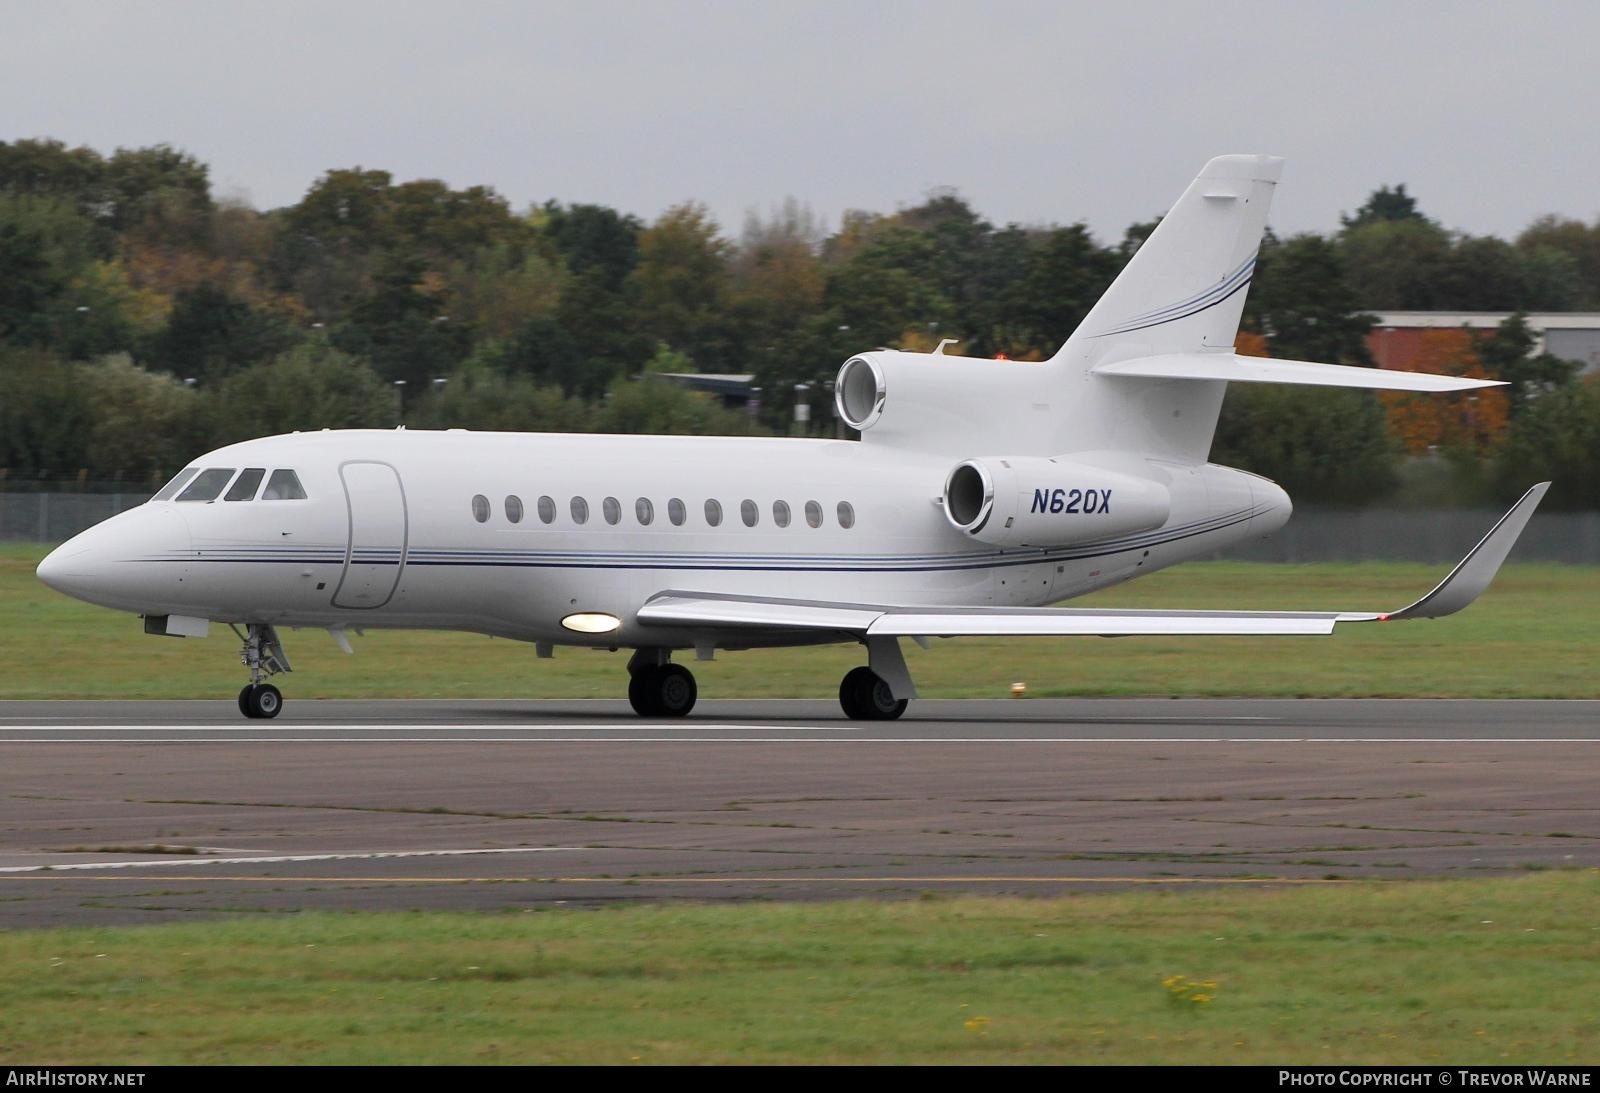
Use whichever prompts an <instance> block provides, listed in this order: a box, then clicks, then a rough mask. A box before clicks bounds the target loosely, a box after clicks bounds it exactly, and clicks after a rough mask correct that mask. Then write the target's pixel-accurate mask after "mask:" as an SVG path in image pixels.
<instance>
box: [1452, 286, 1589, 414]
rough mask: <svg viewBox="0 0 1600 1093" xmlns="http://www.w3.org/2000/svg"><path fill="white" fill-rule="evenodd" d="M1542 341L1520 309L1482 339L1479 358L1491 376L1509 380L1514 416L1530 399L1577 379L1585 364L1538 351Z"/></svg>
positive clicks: (1532, 399)
mask: <svg viewBox="0 0 1600 1093" xmlns="http://www.w3.org/2000/svg"><path fill="white" fill-rule="evenodd" d="M1537 343H1538V339H1537V337H1536V336H1535V335H1534V333H1533V330H1532V329H1531V328H1530V327H1529V326H1528V317H1527V316H1526V315H1525V314H1523V313H1522V312H1520V311H1519V312H1517V313H1515V314H1513V315H1511V316H1510V317H1508V318H1507V319H1506V320H1505V321H1504V322H1502V323H1501V324H1500V325H1499V326H1497V327H1496V328H1495V329H1494V332H1493V333H1491V334H1489V335H1488V336H1487V337H1484V338H1480V339H1479V340H1478V345H1477V349H1478V359H1479V360H1480V361H1481V362H1482V363H1483V367H1484V370H1485V371H1486V372H1487V373H1488V374H1489V376H1490V377H1492V378H1494V379H1497V380H1505V381H1506V382H1507V383H1508V384H1510V387H1509V389H1508V394H1509V396H1510V400H1511V416H1512V418H1513V419H1514V418H1516V417H1517V416H1518V415H1519V414H1521V413H1522V412H1523V411H1524V410H1526V409H1527V407H1528V405H1529V403H1530V402H1532V401H1534V400H1536V399H1539V398H1542V397H1544V396H1546V395H1548V394H1549V393H1550V392H1552V391H1556V390H1559V389H1561V388H1563V387H1566V386H1568V385H1569V384H1571V383H1572V382H1573V379H1574V377H1576V375H1577V373H1578V369H1579V368H1580V367H1581V365H1580V364H1579V362H1577V361H1564V360H1562V359H1560V358H1559V357H1553V356H1551V355H1550V354H1549V353H1537V354H1536V353H1534V348H1535V346H1536V345H1537Z"/></svg>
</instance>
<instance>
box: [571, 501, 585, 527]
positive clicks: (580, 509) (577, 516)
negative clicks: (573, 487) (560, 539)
mask: <svg viewBox="0 0 1600 1093" xmlns="http://www.w3.org/2000/svg"><path fill="white" fill-rule="evenodd" d="M572 522H573V523H574V524H587V523H588V522H589V502H587V501H585V500H584V499H583V498H581V497H574V498H573V499H572Z"/></svg>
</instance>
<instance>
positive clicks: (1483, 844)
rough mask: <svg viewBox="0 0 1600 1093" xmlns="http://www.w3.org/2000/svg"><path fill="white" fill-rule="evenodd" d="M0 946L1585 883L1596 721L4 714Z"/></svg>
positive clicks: (1310, 716)
mask: <svg viewBox="0 0 1600 1093" xmlns="http://www.w3.org/2000/svg"><path fill="white" fill-rule="evenodd" d="M0 770H3V771H4V777H3V781H0V925H14V926H15V925H43V924H58V923H59V924H66V923H94V922H137V921H158V920H173V919H190V918H199V917H206V916H210V915H214V914H217V913H219V912H225V911H288V910H297V909H305V908H330V909H331V908H397V909H398V908H431V907H439V908H481V909H494V908H518V907H522V908H526V907H534V906H544V905H550V904H554V903H591V904H592V903H602V902H611V901H617V900H635V899H654V900H671V899H696V900H704V899H834V898H863V897H865V898H903V897H907V896H914V895H919V894H922V893H927V892H986V893H1033V894H1054V893H1061V892H1067V891H1074V890H1083V889H1091V888H1102V887H1106V886H1114V885H1135V884H1159V885H1169V886H1181V885H1189V884H1197V883H1199V884H1265V883H1271V884H1307V883H1310V884H1326V883H1340V882H1342V881H1344V880H1346V879H1349V878H1356V877H1379V878H1401V877H1419V876H1470V875H1475V874H1485V873H1495V872H1501V873H1503V872H1514V871H1520V870H1524V869H1538V868H1560V867H1584V866H1594V865H1597V864H1600V799H1597V796H1596V793H1595V790H1596V786H1597V778H1596V772H1597V771H1600V702H1529V701H1518V702H1469V701H1418V700H1409V701H1379V700H1362V701H1343V700H1298V701H1297V700H1283V701H1278V700H1226V701H1204V700H1038V699H1024V700H1015V701H998V702H985V701H969V702H941V701H923V702H919V703H916V704H914V705H913V706H912V710H911V712H910V713H908V714H907V716H906V717H905V718H904V719H903V720H901V721H898V722H888V723H870V722H869V723H862V722H851V721H846V720H844V719H843V718H842V717H841V716H840V715H839V713H838V710H837V707H836V706H834V705H833V704H831V703H824V702H789V701H720V702H719V701H712V702H704V703H702V704H701V706H700V707H699V708H697V710H696V712H695V715H694V716H693V717H691V718H689V719H687V720H684V721H641V720H640V719H638V718H636V717H634V716H633V715H632V714H631V712H629V711H628V709H627V707H626V705H625V704H623V703H614V702H549V701H532V700H530V701H485V702H463V701H445V702H383V701H372V702H367V701H362V702H314V701H306V700H294V699H291V701H290V702H289V703H288V704H287V706H286V709H285V713H284V714H283V716H282V717H281V718H279V719H278V720H276V721H269V722H252V721H246V720H243V719H242V718H240V717H239V716H238V713H237V710H236V709H235V708H234V707H233V704H232V703H231V702H115V703H95V702H0Z"/></svg>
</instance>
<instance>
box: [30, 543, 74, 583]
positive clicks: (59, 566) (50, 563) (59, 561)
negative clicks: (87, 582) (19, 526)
mask: <svg viewBox="0 0 1600 1093" xmlns="http://www.w3.org/2000/svg"><path fill="white" fill-rule="evenodd" d="M79 538H82V536H75V537H74V538H71V539H68V540H67V541H66V542H64V543H62V544H61V545H60V546H58V547H56V548H55V549H54V550H52V551H51V552H50V553H49V554H46V555H45V556H44V561H42V562H40V563H39V568H38V569H35V570H34V571H33V572H34V573H35V575H37V576H38V578H39V579H40V580H41V581H43V582H44V583H45V584H47V585H49V586H50V587H51V588H53V589H55V590H56V591H57V592H65V593H66V594H67V595H69V596H70V595H72V592H71V591H70V590H69V589H68V588H66V587H65V586H66V584H67V583H68V582H70V581H71V575H72V570H73V568H74V563H73V559H75V558H77V557H78V555H80V554H82V553H83V549H84V548H83V547H82V546H81V545H79V544H78V539H79Z"/></svg>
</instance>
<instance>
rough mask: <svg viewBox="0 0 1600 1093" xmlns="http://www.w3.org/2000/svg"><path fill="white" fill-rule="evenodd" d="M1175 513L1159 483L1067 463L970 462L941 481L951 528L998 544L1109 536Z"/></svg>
mask: <svg viewBox="0 0 1600 1093" xmlns="http://www.w3.org/2000/svg"><path fill="white" fill-rule="evenodd" d="M1171 512H1172V495H1171V493H1170V492H1169V491H1168V490H1167V488H1166V487H1165V486H1164V485H1162V484H1161V483H1159V482H1154V481H1152V480H1150V479H1148V478H1141V477H1137V476H1135V475H1131V474H1125V473H1122V472H1119V471H1108V470H1104V469H1102V468H1100V467H1096V466H1093V465H1091V464H1087V463H1078V462H1074V461H1071V460H1066V459H1044V458H1038V457H1033V456H1027V457H1022V458H1014V457H1005V458H1000V457H987V458H983V459H969V460H966V461H965V462H963V463H958V464H957V465H956V467H955V469H954V470H952V471H951V472H950V476H949V477H948V478H946V479H945V484H944V513H945V516H946V517H947V518H948V519H949V521H950V523H951V524H953V525H954V526H955V527H956V528H957V529H959V530H960V531H963V532H965V533H966V534H968V535H970V536H972V537H973V538H974V539H977V540H978V541H979V542H983V543H989V544H991V545H994V546H1000V547H1058V546H1070V545H1072V544H1075V543H1087V542H1094V541H1097V540H1101V539H1112V538H1116V537H1117V536H1120V535H1131V534H1134V533H1135V532H1140V531H1149V530H1151V529H1153V528H1158V527H1160V526H1161V525H1162V524H1164V523H1166V521H1167V517H1168V516H1169V515H1170V514H1171Z"/></svg>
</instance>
